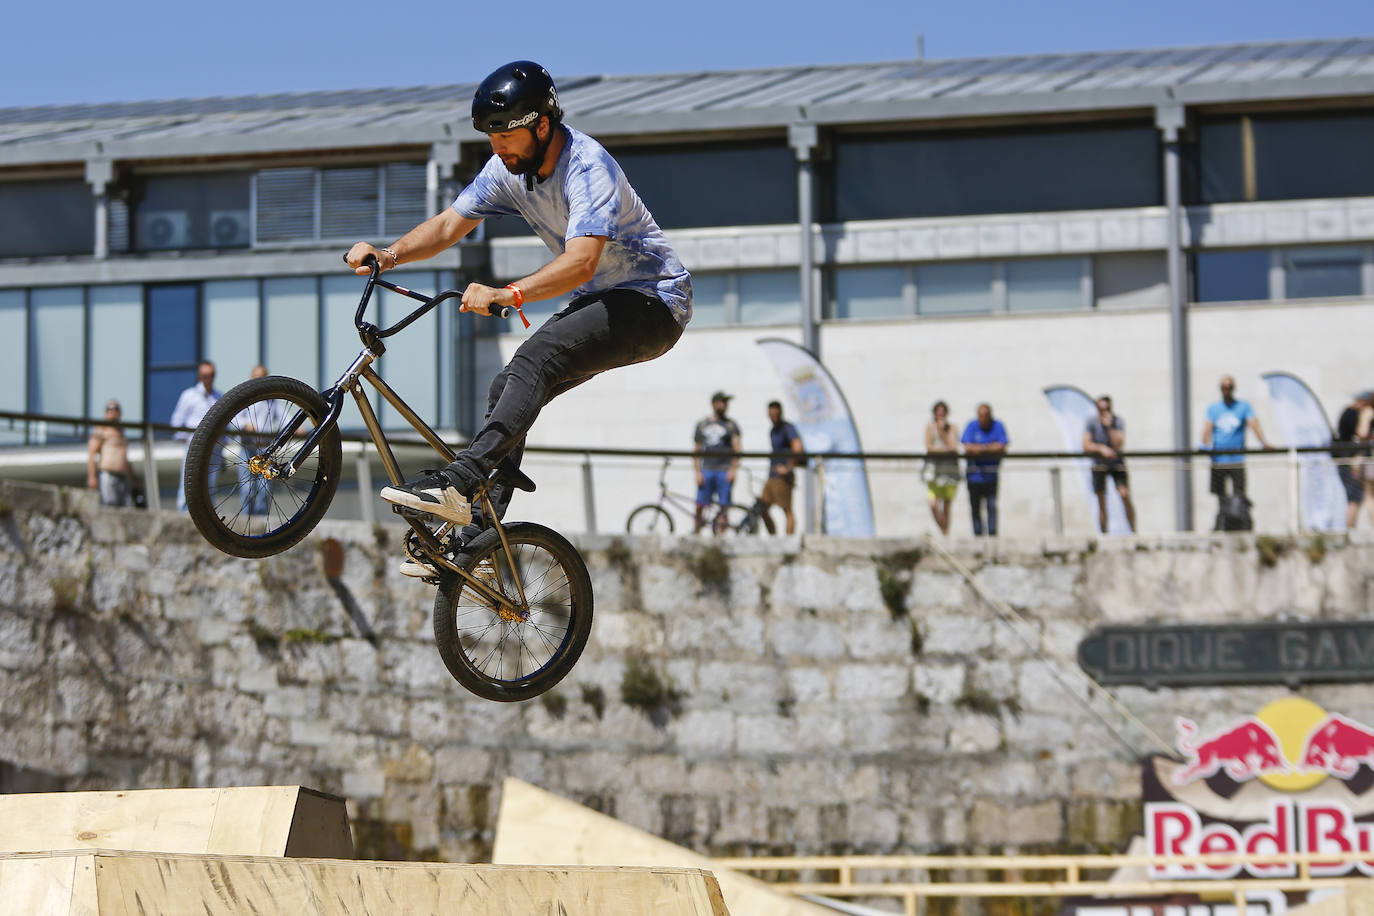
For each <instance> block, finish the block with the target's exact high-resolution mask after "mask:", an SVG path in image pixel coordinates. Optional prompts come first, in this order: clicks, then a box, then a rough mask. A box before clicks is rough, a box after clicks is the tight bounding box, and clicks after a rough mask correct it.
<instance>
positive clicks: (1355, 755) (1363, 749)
mask: <svg viewBox="0 0 1374 916" xmlns="http://www.w3.org/2000/svg"><path fill="white" fill-rule="evenodd" d="M1360 764H1364V765H1366V766H1369V767H1374V729H1370V728H1366V727H1365V726H1363V725H1361V724H1360V723H1358V722H1356V721H1355V720H1354V719H1347V718H1346V717H1345V716H1343V715H1341V714H1340V713H1331V714H1330V715H1329V716H1327V717H1326V719H1325V720H1324V721H1323V722H1322V723H1321V724H1320V725H1318V726H1317V727H1316V728H1315V729H1313V730H1312V734H1311V735H1309V736H1308V738H1307V745H1306V747H1304V748H1303V752H1302V763H1301V764H1300V766H1301V767H1302V768H1303V769H1304V770H1309V771H1310V770H1319V771H1321V772H1325V773H1330V774H1331V775H1332V776H1336V777H1339V778H1340V779H1349V778H1350V777H1352V776H1354V775H1355V773H1356V772H1358V771H1359V769H1360Z"/></svg>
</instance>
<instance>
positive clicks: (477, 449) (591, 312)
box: [346, 60, 692, 575]
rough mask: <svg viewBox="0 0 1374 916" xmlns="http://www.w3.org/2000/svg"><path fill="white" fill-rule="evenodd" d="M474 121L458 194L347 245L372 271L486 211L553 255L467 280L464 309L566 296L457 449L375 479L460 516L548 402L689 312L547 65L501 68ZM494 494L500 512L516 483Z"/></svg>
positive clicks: (651, 354)
mask: <svg viewBox="0 0 1374 916" xmlns="http://www.w3.org/2000/svg"><path fill="white" fill-rule="evenodd" d="M472 123H473V126H474V127H475V128H476V129H477V130H479V131H482V132H483V133H485V134H487V136H488V138H489V140H490V142H491V149H492V156H491V158H490V159H489V160H488V161H487V163H486V165H485V166H484V167H483V168H482V171H481V172H480V173H479V174H478V175H477V177H476V178H474V179H473V181H472V183H471V184H469V185H468V186H467V187H465V188H464V189H463V191H462V192H461V193H460V194H459V195H458V199H457V200H455V201H454V203H453V206H452V207H450V208H449V209H447V210H445V211H444V212H443V213H440V214H439V215H437V216H435V217H432V218H431V219H428V220H426V221H425V222H423V223H421V224H420V225H419V226H416V227H415V228H414V229H412V230H411V231H409V232H407V233H406V234H405V235H403V236H402V237H401V238H400V239H398V240H396V241H395V242H393V243H392V244H391V246H390V247H386V248H376V247H374V246H373V245H371V244H369V243H367V242H359V243H357V244H356V245H354V246H353V247H352V248H351V249H350V250H349V252H348V254H347V255H346V260H347V261H348V263H349V265H350V266H352V267H353V268H354V269H355V272H357V273H358V274H366V273H367V272H368V268H367V266H366V265H365V264H364V261H365V259H366V258H368V257H369V256H371V257H375V258H376V259H377V262H378V263H379V264H380V265H381V267H382V268H383V269H384V270H390V269H391V268H394V267H396V266H397V265H399V264H401V263H409V262H411V261H419V260H423V259H425V258H431V257H433V256H435V255H437V254H439V253H440V252H442V251H444V250H446V249H448V248H449V247H451V246H452V245H454V244H456V243H457V242H458V241H459V240H460V239H462V238H463V237H464V236H466V235H467V234H468V233H470V232H472V230H473V229H475V228H477V226H478V225H479V224H480V223H481V222H482V220H483V219H484V218H486V217H489V216H506V215H512V216H520V217H522V218H523V219H524V220H525V221H526V222H527V223H528V224H529V225H530V228H531V229H533V230H534V232H535V234H536V235H538V236H539V238H540V239H542V240H543V242H544V243H545V245H547V246H548V247H549V250H550V251H551V252H552V253H553V255H554V258H553V260H552V261H550V262H549V263H547V264H545V265H544V266H543V267H541V268H539V269H538V270H536V271H535V272H534V273H532V274H530V275H529V276H527V277H523V278H520V279H517V280H516V281H515V282H513V283H510V284H507V285H506V286H504V287H497V286H487V285H484V284H481V283H471V284H469V285H468V287H467V290H466V291H465V292H464V293H463V300H462V306H461V310H462V311H467V312H476V313H478V314H479V315H489V314H491V311H490V310H491V309H492V308H493V307H495V308H503V307H510V308H515V309H517V310H519V308H520V306H521V305H522V304H523V303H524V302H526V301H531V302H532V301H535V300H538V299H552V298H556V297H560V296H563V295H565V294H569V293H570V294H571V295H572V301H571V302H570V303H569V304H568V306H567V307H565V308H564V309H562V310H561V311H559V312H558V313H557V314H555V315H553V316H552V317H551V318H549V319H548V320H547V321H545V322H544V323H543V324H542V325H541V326H540V327H539V328H538V329H537V330H536V331H535V332H534V333H533V334H531V335H530V337H529V338H528V339H527V340H526V341H525V342H524V343H523V344H521V345H520V348H519V349H518V350H516V352H515V355H514V356H513V357H512V358H511V361H510V363H509V364H508V365H507V366H506V367H505V369H503V370H502V371H501V372H500V373H499V374H498V375H497V376H496V379H495V380H494V381H493V382H492V384H491V390H490V392H489V395H488V402H487V415H486V423H485V424H484V425H483V426H482V428H481V429H479V430H478V431H477V434H476V435H475V436H473V438H472V442H471V444H469V446H468V447H467V448H466V449H464V450H463V451H462V452H461V453H460V454H459V456H458V459H457V460H456V461H454V462H453V463H452V464H450V465H448V466H447V467H445V468H442V469H440V470H439V471H438V472H436V473H433V474H428V475H426V476H424V477H421V478H419V479H417V480H413V481H409V482H407V483H405V484H402V485H399V486H388V487H384V488H383V489H382V491H381V494H380V495H381V497H382V498H383V499H385V500H387V501H388V502H391V503H394V504H396V505H399V506H405V507H408V508H411V509H415V510H418V511H421V512H425V513H428V514H431V515H435V516H437V517H439V518H442V519H445V520H447V521H451V522H453V523H455V524H460V525H462V524H468V523H469V522H470V521H471V520H472V511H471V506H470V500H469V497H470V496H471V495H472V494H473V493H474V492H475V491H476V490H477V489H478V487H480V486H481V485H482V484H483V483H484V481H485V480H486V479H487V477H488V475H489V474H490V473H491V471H492V469H493V468H494V467H495V466H496V464H497V463H498V462H500V461H501V460H502V459H506V458H509V459H510V460H512V461H514V462H516V463H518V462H519V460H520V457H521V454H522V453H523V451H524V443H525V434H526V433H527V432H528V431H529V429H530V426H531V425H533V423H534V420H535V418H536V417H537V416H538V415H539V411H540V410H541V409H542V408H543V407H544V405H545V404H547V403H548V402H549V401H550V400H552V399H553V398H554V397H556V396H558V395H559V394H562V393H563V392H565V391H567V390H568V389H570V388H573V387H574V386H576V385H580V384H582V383H583V382H585V381H587V380H588V379H590V378H592V377H593V376H595V375H597V374H599V373H601V372H604V371H606V370H607V369H613V368H615V367H617V366H625V365H629V364H631V363H637V362H642V361H644V360H649V359H653V358H655V357H657V356H661V355H662V354H664V353H666V352H667V351H668V350H669V349H670V348H671V347H672V346H673V344H675V343H677V340H678V338H679V337H680V336H681V335H682V330H683V328H684V327H686V325H687V322H688V320H689V319H690V318H691V315H692V278H691V276H690V275H689V274H688V273H687V271H686V269H685V268H684V267H683V266H682V263H681V262H680V261H679V260H678V257H677V254H676V253H675V252H674V251H673V249H672V247H671V246H670V245H669V244H668V242H667V240H666V239H665V238H664V236H663V233H662V231H660V229H659V227H658V224H657V223H655V222H654V218H653V216H652V215H650V213H649V211H648V209H647V208H646V207H645V206H644V204H643V202H642V201H640V199H639V195H637V194H636V193H635V190H634V188H632V187H631V186H630V184H629V182H628V181H627V180H626V178H625V173H624V172H623V171H622V170H621V168H620V166H619V164H618V163H617V162H616V161H615V160H614V159H613V158H611V155H610V154H609V153H608V152H606V150H605V149H604V148H603V147H602V146H601V144H599V143H597V142H596V141H595V140H593V139H592V138H591V137H589V136H587V135H586V134H584V133H582V132H580V131H578V130H576V129H574V128H572V127H569V126H568V125H566V124H564V123H563V109H562V107H561V106H560V105H559V103H558V92H557V90H556V89H555V88H554V84H553V79H552V78H551V77H550V76H549V74H548V71H546V70H545V69H544V68H543V67H541V66H539V64H536V63H534V62H532V61H527V60H521V61H514V62H512V63H509V64H506V65H505V66H503V67H501V68H499V69H497V70H496V71H495V72H493V73H492V74H491V75H490V76H488V77H487V78H486V79H485V80H483V81H482V83H481V85H480V86H478V88H477V92H476V94H475V95H474V96H473V100H472ZM521 317H522V318H523V312H521ZM492 497H493V502H494V504H495V506H496V509H497V512H498V513H500V514H504V512H505V507H506V505H507V504H508V503H509V501H510V493H509V490H508V488H507V487H504V486H502V487H498V488H496V490H494V491H493V493H492ZM478 523H479V524H480V520H479V522H478ZM469 531H471V529H469ZM414 565H415V564H410V566H411V567H413V566H414ZM403 571H407V570H403ZM408 574H412V575H424V574H425V573H424V572H423V571H419V572H413V571H412V572H408Z"/></svg>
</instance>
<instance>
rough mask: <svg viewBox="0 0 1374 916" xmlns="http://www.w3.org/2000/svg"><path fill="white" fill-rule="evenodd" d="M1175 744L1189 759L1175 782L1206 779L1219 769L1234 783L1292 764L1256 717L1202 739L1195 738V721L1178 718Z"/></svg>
mask: <svg viewBox="0 0 1374 916" xmlns="http://www.w3.org/2000/svg"><path fill="white" fill-rule="evenodd" d="M1175 724H1176V725H1177V726H1178V743H1177V747H1178V749H1179V750H1180V751H1182V752H1183V753H1184V754H1185V755H1186V756H1187V757H1188V758H1191V759H1190V761H1189V763H1188V765H1187V766H1185V767H1183V768H1182V769H1181V770H1179V771H1178V772H1176V773H1175V774H1174V782H1176V783H1177V784H1178V785H1187V784H1188V783H1190V782H1192V781H1193V780H1195V779H1205V778H1207V777H1208V776H1211V775H1213V774H1215V773H1216V772H1217V771H1218V770H1225V771H1226V775H1227V776H1230V777H1231V778H1232V779H1234V780H1235V781H1236V782H1244V781H1245V780H1247V779H1253V778H1255V777H1256V776H1259V775H1260V774H1261V773H1272V772H1276V771H1278V772H1287V771H1288V770H1291V769H1292V767H1291V766H1290V765H1289V763H1288V760H1287V759H1286V758H1285V757H1284V755H1283V748H1282V747H1281V746H1280V744H1279V738H1278V735H1275V734H1274V731H1273V729H1271V728H1270V727H1269V726H1268V725H1265V724H1264V722H1262V721H1261V720H1260V719H1258V718H1257V717H1255V716H1247V717H1246V718H1244V719H1242V720H1240V721H1239V722H1236V723H1233V724H1232V725H1230V726H1229V727H1227V728H1226V729H1224V730H1222V731H1221V732H1218V733H1217V734H1215V735H1211V736H1209V737H1207V738H1204V739H1202V740H1200V741H1199V740H1198V739H1197V732H1198V728H1197V723H1196V722H1193V721H1192V720H1191V719H1182V718H1180V719H1178V720H1176V723H1175Z"/></svg>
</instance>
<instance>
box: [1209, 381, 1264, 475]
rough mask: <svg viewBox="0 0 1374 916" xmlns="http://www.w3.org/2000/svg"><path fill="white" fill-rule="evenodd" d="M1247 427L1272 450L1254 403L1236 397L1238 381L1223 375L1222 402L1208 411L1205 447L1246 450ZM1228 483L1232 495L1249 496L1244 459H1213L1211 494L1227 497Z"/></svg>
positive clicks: (1240, 457) (1218, 402)
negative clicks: (1261, 427) (1257, 416)
mask: <svg viewBox="0 0 1374 916" xmlns="http://www.w3.org/2000/svg"><path fill="white" fill-rule="evenodd" d="M1247 427H1248V428H1250V429H1251V430H1253V431H1254V433H1255V438H1256V439H1258V440H1259V444H1260V446H1261V447H1262V448H1269V447H1270V446H1269V443H1268V442H1267V441H1266V440H1265V438H1264V433H1263V432H1261V431H1260V425H1259V420H1258V419H1256V417H1255V411H1254V408H1252V407H1251V406H1250V402H1249V401H1242V400H1240V399H1239V398H1237V397H1236V380H1235V379H1234V378H1232V377H1231V376H1229V375H1223V376H1222V377H1221V400H1220V401H1217V402H1215V403H1213V404H1211V405H1209V406H1208V407H1207V423H1206V425H1205V426H1203V427H1202V447H1203V448H1210V449H1212V451H1214V452H1221V451H1239V450H1243V449H1244V448H1245V430H1246V428H1247ZM1227 481H1230V488H1231V493H1232V495H1235V496H1244V495H1245V456H1244V455H1213V456H1212V486H1211V490H1212V492H1213V493H1215V494H1216V495H1217V498H1218V499H1221V498H1223V497H1224V496H1225V495H1226V488H1227Z"/></svg>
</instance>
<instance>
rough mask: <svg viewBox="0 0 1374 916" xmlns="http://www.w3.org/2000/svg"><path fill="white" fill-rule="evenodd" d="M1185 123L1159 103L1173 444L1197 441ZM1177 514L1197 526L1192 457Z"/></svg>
mask: <svg viewBox="0 0 1374 916" xmlns="http://www.w3.org/2000/svg"><path fill="white" fill-rule="evenodd" d="M1184 123H1185V113H1184V110H1183V105H1182V104H1181V103H1179V102H1174V101H1170V102H1167V103H1164V104H1162V105H1159V106H1157V107H1156V108H1155V126H1156V127H1158V128H1159V130H1160V132H1161V133H1162V134H1163V141H1164V203H1165V205H1166V206H1167V207H1168V208H1169V226H1168V236H1167V243H1166V244H1167V246H1168V247H1167V249H1166V251H1165V260H1166V263H1167V265H1168V274H1169V332H1170V333H1169V337H1170V341H1171V348H1170V355H1171V357H1172V359H1171V366H1172V372H1173V406H1174V448H1175V449H1176V450H1178V451H1184V450H1187V449H1190V448H1191V447H1192V426H1193V421H1192V412H1191V407H1190V404H1191V385H1190V383H1189V371H1190V369H1189V361H1188V290H1187V282H1188V274H1187V270H1186V269H1185V265H1184V262H1183V242H1182V226H1183V204H1182V199H1181V190H1180V188H1181V181H1180V165H1179V158H1178V156H1179V152H1178V132H1179V128H1181V127H1183V125H1184ZM1174 473H1175V482H1174V515H1175V523H1176V526H1177V528H1178V530H1179V531H1192V530H1193V462H1192V460H1191V459H1189V458H1178V459H1176V461H1175V471H1174Z"/></svg>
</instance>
